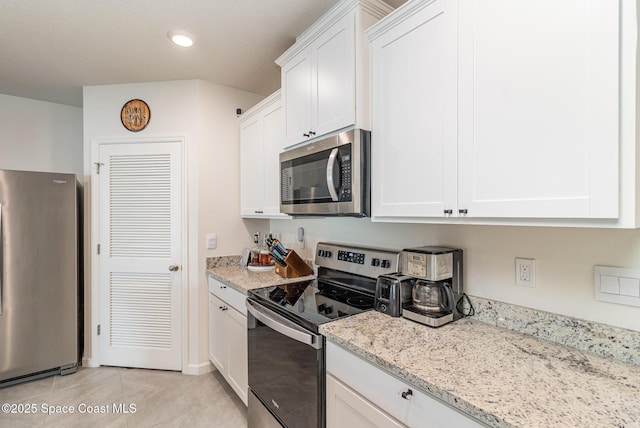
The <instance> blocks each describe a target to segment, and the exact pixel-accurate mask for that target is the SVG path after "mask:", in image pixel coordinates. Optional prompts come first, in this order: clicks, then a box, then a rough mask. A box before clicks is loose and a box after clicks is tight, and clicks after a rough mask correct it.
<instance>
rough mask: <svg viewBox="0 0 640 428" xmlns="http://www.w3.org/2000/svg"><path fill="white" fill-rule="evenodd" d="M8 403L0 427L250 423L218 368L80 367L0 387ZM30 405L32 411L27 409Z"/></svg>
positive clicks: (192, 427) (229, 427)
mask: <svg viewBox="0 0 640 428" xmlns="http://www.w3.org/2000/svg"><path fill="white" fill-rule="evenodd" d="M4 404H9V405H10V408H9V413H7V412H6V408H5V407H6V406H3V407H2V409H1V410H0V427H2V428H4V427H11V428H19V427H29V428H31V427H65V428H67V427H91V428H102V427H118V428H119V427H124V428H133V427H136V428H138V427H189V428H196V427H221V428H235V427H246V426H247V408H246V407H245V405H244V403H243V402H242V401H241V400H240V399H239V398H238V396H237V395H236V394H235V392H234V391H233V390H232V389H231V387H229V385H228V384H227V383H226V381H225V380H224V379H223V378H222V376H221V375H220V374H219V373H218V372H217V371H216V372H213V373H208V374H204V375H200V376H188V375H183V374H182V373H180V372H170V371H161V370H143V369H127V368H118V367H100V368H80V369H78V371H77V372H76V373H74V374H70V375H67V376H54V377H48V378H45V379H40V380H36V381H32V382H27V383H23V384H19V385H13V386H9V387H6V388H0V405H4ZM12 405H15V406H12ZM62 406H69V407H73V410H74V413H63V407H62ZM11 407H13V409H12V408H11ZM28 409H30V410H33V411H32V412H31V413H24V412H25V411H27V410H28ZM48 409H51V412H50V414H47V412H48V411H49V410H48ZM124 409H126V410H127V411H128V413H126V412H124V411H123V410H124ZM11 410H16V411H20V412H21V413H11Z"/></svg>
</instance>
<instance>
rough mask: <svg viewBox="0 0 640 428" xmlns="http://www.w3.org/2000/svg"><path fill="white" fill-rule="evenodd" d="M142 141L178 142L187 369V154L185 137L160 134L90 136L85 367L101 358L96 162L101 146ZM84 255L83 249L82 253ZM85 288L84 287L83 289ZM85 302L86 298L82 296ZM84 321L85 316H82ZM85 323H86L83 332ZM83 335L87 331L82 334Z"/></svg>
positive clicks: (182, 340) (183, 364)
mask: <svg viewBox="0 0 640 428" xmlns="http://www.w3.org/2000/svg"><path fill="white" fill-rule="evenodd" d="M144 143H178V144H179V145H180V155H181V156H182V162H181V164H182V165H181V166H182V171H181V177H180V179H181V180H182V201H181V202H180V206H181V210H180V216H181V220H182V227H181V233H182V243H181V245H182V250H181V253H182V255H181V260H180V265H181V266H182V269H180V271H181V281H182V283H181V288H182V289H181V290H180V291H181V292H180V295H181V299H182V301H181V304H180V310H181V312H182V313H181V314H180V318H181V322H182V328H181V333H180V334H181V336H182V337H181V338H180V348H181V351H180V358H181V361H180V365H181V367H182V373H188V372H189V367H188V364H189V359H188V343H189V341H188V337H189V336H188V321H189V319H188V318H189V316H188V315H189V312H188V308H189V301H188V297H189V296H188V293H187V290H188V287H187V285H188V283H189V282H188V280H189V263H188V256H187V254H188V248H189V247H188V244H189V239H188V238H189V236H188V229H189V228H188V224H187V223H188V218H189V217H188V205H187V201H188V198H187V192H188V183H187V179H188V174H187V171H188V170H187V166H188V165H187V153H186V144H185V137H183V136H173V137H172V136H161V137H160V136H159V137H133V138H126V137H113V138H92V139H91V165H90V167H91V180H90V182H91V185H90V186H89V187H90V191H89V194H88V195H87V194H86V190H85V198H88V199H89V206H90V211H91V212H90V215H89V216H86V217H85V218H88V219H89V223H90V224H89V228H88V233H89V236H86V237H85V242H86V244H85V245H86V248H87V250H88V251H89V253H90V260H89V266H90V267H89V271H90V272H89V275H88V276H89V278H90V284H91V286H90V302H91V304H90V307H91V312H90V313H91V322H90V323H89V326H88V328H89V329H90V330H89V331H90V335H89V336H90V338H91V344H90V346H89V347H88V348H89V349H90V350H91V353H90V357H89V358H86V357H83V365H84V366H86V367H99V366H100V365H101V361H100V338H99V337H98V332H97V328H98V325H99V324H100V319H101V315H102V314H101V313H100V304H101V301H100V258H99V257H98V254H97V253H96V245H97V244H98V243H99V242H100V198H99V197H98V195H99V194H100V193H99V191H100V186H99V182H100V180H99V179H98V177H97V175H98V174H97V168H96V163H98V162H100V157H99V153H100V147H101V146H106V145H110V144H144ZM85 254H86V252H85ZM86 291H87V290H86V289H85V292H86ZM85 302H86V299H85ZM85 321H87V318H86V317H85ZM86 328H87V325H86V323H85V331H86ZM84 336H85V338H86V337H87V334H86V333H85V335H84ZM86 351H87V346H85V353H86Z"/></svg>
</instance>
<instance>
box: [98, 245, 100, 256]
mask: <svg viewBox="0 0 640 428" xmlns="http://www.w3.org/2000/svg"><path fill="white" fill-rule="evenodd" d="M98 254H100V244H98Z"/></svg>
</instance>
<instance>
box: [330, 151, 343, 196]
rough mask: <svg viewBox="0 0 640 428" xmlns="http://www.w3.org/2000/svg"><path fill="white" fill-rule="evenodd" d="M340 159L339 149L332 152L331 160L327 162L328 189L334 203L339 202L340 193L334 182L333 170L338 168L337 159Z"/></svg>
mask: <svg viewBox="0 0 640 428" xmlns="http://www.w3.org/2000/svg"><path fill="white" fill-rule="evenodd" d="M337 158H338V148H337V147H336V148H335V149H333V150H331V154H330V155H329V160H328V161H327V187H328V188H329V194H330V195H331V200H332V201H333V202H338V201H339V200H340V198H338V192H336V184H335V183H334V182H333V168H334V167H335V166H336V159H337Z"/></svg>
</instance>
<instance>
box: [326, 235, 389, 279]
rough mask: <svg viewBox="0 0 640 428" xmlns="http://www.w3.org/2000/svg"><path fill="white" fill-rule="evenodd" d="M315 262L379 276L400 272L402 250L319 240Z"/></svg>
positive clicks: (370, 275) (346, 270) (341, 269)
mask: <svg viewBox="0 0 640 428" xmlns="http://www.w3.org/2000/svg"><path fill="white" fill-rule="evenodd" d="M315 264H316V265H317V266H321V267H326V268H330V269H336V270H340V271H343V272H349V273H355V274H358V275H362V276H368V277H370V278H377V277H378V276H379V275H383V274H387V273H393V272H398V270H399V269H400V252H399V251H395V250H386V249H380V248H365V247H355V246H347V245H343V244H330V243H326V242H319V243H318V246H317V248H316V257H315Z"/></svg>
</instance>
